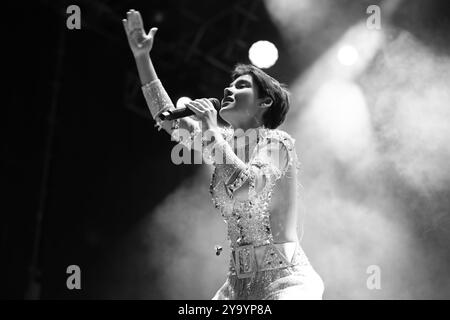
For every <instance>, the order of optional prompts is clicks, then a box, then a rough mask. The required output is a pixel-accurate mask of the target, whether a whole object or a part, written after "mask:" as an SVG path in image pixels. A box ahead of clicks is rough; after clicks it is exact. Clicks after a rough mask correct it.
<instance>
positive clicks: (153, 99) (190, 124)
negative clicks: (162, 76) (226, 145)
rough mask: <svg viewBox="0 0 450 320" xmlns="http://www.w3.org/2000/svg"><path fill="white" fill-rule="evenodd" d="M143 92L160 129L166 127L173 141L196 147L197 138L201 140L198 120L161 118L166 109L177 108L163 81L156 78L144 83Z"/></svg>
mask: <svg viewBox="0 0 450 320" xmlns="http://www.w3.org/2000/svg"><path fill="white" fill-rule="evenodd" d="M142 93H143V94H144V98H145V101H146V102H147V106H148V108H149V110H150V113H151V115H152V117H153V119H155V121H156V125H155V126H156V127H158V130H161V129H164V130H165V131H166V132H167V133H168V134H170V136H171V138H172V140H173V141H176V142H180V143H182V144H183V145H184V146H186V147H187V148H188V149H195V145H198V144H194V142H195V141H196V139H198V140H201V128H200V126H199V124H198V122H197V121H195V120H194V119H192V118H189V117H185V118H182V119H177V120H169V121H167V120H166V121H163V120H161V119H160V118H159V116H160V115H161V113H163V112H164V111H167V110H173V109H175V106H174V104H173V102H172V100H171V99H170V97H169V95H168V94H167V92H166V90H165V89H164V87H163V85H162V83H161V81H160V80H159V79H156V80H153V81H152V82H150V83H147V84H145V85H143V86H142ZM199 148H201V143H200V147H199Z"/></svg>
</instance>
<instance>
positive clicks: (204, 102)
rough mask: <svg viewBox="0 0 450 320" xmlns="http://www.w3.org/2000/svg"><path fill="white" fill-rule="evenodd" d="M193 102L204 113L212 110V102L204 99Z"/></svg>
mask: <svg viewBox="0 0 450 320" xmlns="http://www.w3.org/2000/svg"><path fill="white" fill-rule="evenodd" d="M195 101H196V102H198V103H199V104H200V105H201V106H202V107H203V108H204V109H205V111H209V110H214V106H213V104H212V102H211V101H209V100H208V99H206V98H203V99H197V100H195Z"/></svg>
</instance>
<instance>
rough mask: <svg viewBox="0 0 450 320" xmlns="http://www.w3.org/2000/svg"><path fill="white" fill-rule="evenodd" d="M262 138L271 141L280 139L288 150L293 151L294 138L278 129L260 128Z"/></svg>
mask: <svg viewBox="0 0 450 320" xmlns="http://www.w3.org/2000/svg"><path fill="white" fill-rule="evenodd" d="M261 138H262V140H268V141H267V142H271V141H274V140H275V141H280V142H281V143H282V144H283V145H285V146H286V148H287V150H288V151H289V152H291V151H294V149H295V139H294V138H292V137H291V135H290V134H289V133H287V132H286V131H283V130H279V129H262V131H261Z"/></svg>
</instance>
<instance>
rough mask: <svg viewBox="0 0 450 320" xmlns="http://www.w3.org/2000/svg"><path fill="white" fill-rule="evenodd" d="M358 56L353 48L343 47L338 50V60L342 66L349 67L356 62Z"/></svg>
mask: <svg viewBox="0 0 450 320" xmlns="http://www.w3.org/2000/svg"><path fill="white" fill-rule="evenodd" d="M358 57H359V54H358V51H357V50H356V49H355V47H352V46H343V47H341V48H340V49H339V52H338V59H339V62H340V63H342V64H343V65H344V66H351V65H353V64H355V62H356V61H357V60H358Z"/></svg>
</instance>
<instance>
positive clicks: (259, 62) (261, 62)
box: [248, 41, 278, 69]
mask: <svg viewBox="0 0 450 320" xmlns="http://www.w3.org/2000/svg"><path fill="white" fill-rule="evenodd" d="M248 57H249V59H250V61H251V62H252V64H254V65H255V66H257V67H258V68H261V69H267V68H270V67H271V66H273V65H274V64H275V62H277V60H278V49H277V47H275V45H274V44H273V43H272V42H269V41H257V42H255V43H254V44H252V46H251V47H250V49H249V50H248Z"/></svg>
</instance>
